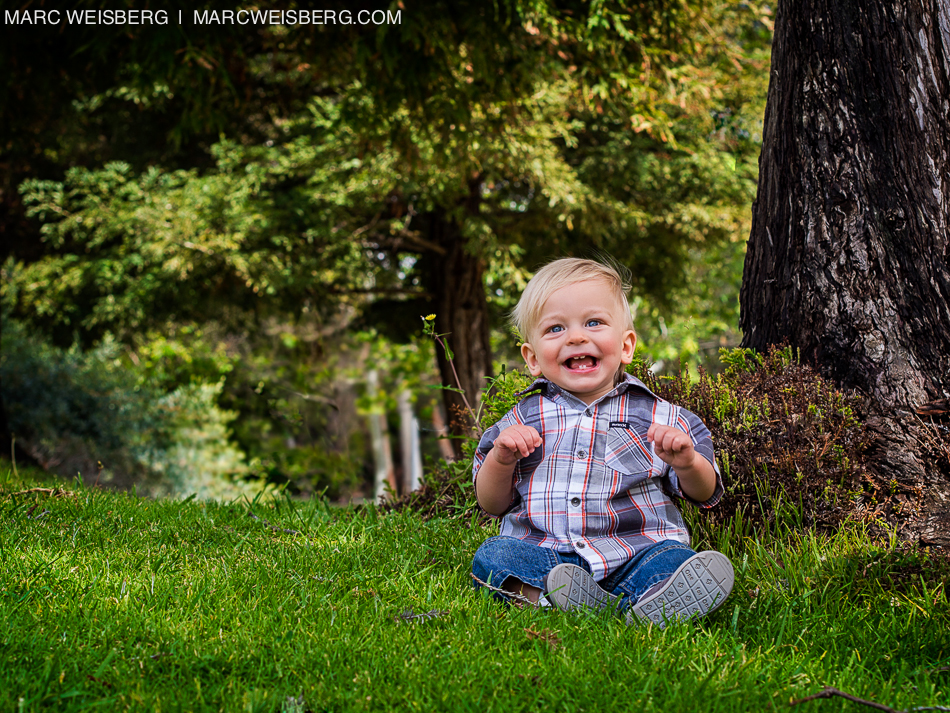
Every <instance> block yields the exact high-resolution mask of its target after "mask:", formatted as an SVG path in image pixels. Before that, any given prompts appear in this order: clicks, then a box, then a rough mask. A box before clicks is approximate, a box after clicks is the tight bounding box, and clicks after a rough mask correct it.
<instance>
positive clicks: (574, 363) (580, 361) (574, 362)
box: [564, 354, 598, 371]
mask: <svg viewBox="0 0 950 713" xmlns="http://www.w3.org/2000/svg"><path fill="white" fill-rule="evenodd" d="M597 362H598V360H597V358H596V357H592V356H590V355H589V354H582V355H580V356H575V357H571V358H570V359H568V360H566V361H565V362H564V366H565V367H567V368H568V369H570V370H571V371H590V370H591V369H594V368H596V367H597Z"/></svg>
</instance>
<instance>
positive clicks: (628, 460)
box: [604, 425, 653, 480]
mask: <svg viewBox="0 0 950 713" xmlns="http://www.w3.org/2000/svg"><path fill="white" fill-rule="evenodd" d="M604 464H605V465H606V466H607V467H608V468H610V469H612V470H615V471H617V472H619V473H621V474H623V475H627V476H634V480H646V479H647V478H649V477H650V471H651V470H652V469H653V448H652V446H651V444H650V443H649V442H648V441H647V440H646V437H645V436H644V437H643V438H641V437H640V436H639V435H637V432H636V431H635V430H634V429H633V428H631V427H630V426H629V425H627V426H620V425H616V426H611V427H610V428H609V429H608V430H607V448H606V450H605V451H604Z"/></svg>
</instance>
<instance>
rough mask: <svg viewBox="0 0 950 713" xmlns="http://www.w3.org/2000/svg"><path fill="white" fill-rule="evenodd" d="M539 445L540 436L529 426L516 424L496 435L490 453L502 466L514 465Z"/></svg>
mask: <svg viewBox="0 0 950 713" xmlns="http://www.w3.org/2000/svg"><path fill="white" fill-rule="evenodd" d="M540 445H541V434H540V433H538V432H537V430H536V429H534V428H532V427H531V426H522V425H521V424H520V423H516V424H515V425H514V426H508V428H506V429H505V430H504V431H502V432H501V433H499V434H498V438H496V439H495V445H494V446H493V447H492V453H494V455H495V460H497V461H498V462H499V463H501V464H502V465H514V464H515V462H516V461H518V460H520V459H521V458H524V457H525V456H527V455H530V454H531V453H533V452H534V449H535V448H537V447H538V446H540Z"/></svg>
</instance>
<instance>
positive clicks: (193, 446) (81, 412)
mask: <svg viewBox="0 0 950 713" xmlns="http://www.w3.org/2000/svg"><path fill="white" fill-rule="evenodd" d="M124 351H125V350H124V349H123V348H122V347H120V346H119V345H118V344H116V343H115V342H114V341H112V340H110V339H106V340H103V341H102V342H101V343H100V345H99V346H98V347H97V348H95V349H93V350H91V351H87V352H83V351H81V350H79V349H78V348H73V349H70V350H68V351H64V350H61V349H58V348H56V347H53V346H50V345H49V344H47V343H46V342H44V341H43V340H41V339H38V338H36V337H32V336H30V335H28V334H27V333H26V331H25V330H24V328H23V327H22V326H21V325H20V324H18V323H17V322H15V321H11V320H5V324H4V331H3V344H2V358H0V383H2V388H3V400H4V404H5V405H6V408H7V411H8V418H9V422H10V430H11V432H12V433H13V434H14V436H15V437H16V438H17V440H18V442H20V443H21V444H23V445H24V446H25V447H26V448H27V450H28V451H29V452H30V453H31V454H32V455H33V456H34V457H35V458H36V459H37V460H38V461H39V462H40V463H41V464H42V465H43V466H44V467H45V468H49V469H50V470H53V471H56V472H58V473H59V474H61V475H64V476H69V477H71V476H74V475H76V474H77V473H80V474H81V475H82V477H83V478H84V479H85V480H86V482H90V483H91V482H101V483H103V484H110V485H112V486H115V487H124V488H130V487H132V486H133V485H134V486H135V487H136V488H137V489H138V490H139V492H152V493H156V494H157V493H168V492H173V493H175V494H179V495H188V494H191V493H195V494H198V495H200V496H201V497H236V496H237V495H239V494H241V493H245V492H247V493H253V492H254V491H255V488H254V487H252V486H251V485H250V484H247V483H243V482H242V477H243V476H244V475H245V474H246V472H247V467H246V466H245V465H244V456H243V454H242V453H241V452H240V451H238V450H237V449H235V448H234V447H232V446H231V445H229V444H228V425H229V424H230V422H231V421H232V420H233V419H234V416H235V414H234V413H231V412H228V411H223V410H221V409H220V408H218V406H217V403H216V400H217V396H218V394H219V393H220V391H221V387H222V384H221V383H220V382H219V383H215V384H201V383H195V384H186V385H181V386H178V387H177V388H175V389H174V390H171V391H169V392H164V393H163V392H162V391H160V390H159V389H156V388H154V387H153V386H151V385H150V383H149V382H148V381H147V380H144V379H143V378H142V374H141V373H137V371H136V369H135V368H134V366H133V365H132V364H130V363H128V361H127V358H125V357H124V354H123V353H124Z"/></svg>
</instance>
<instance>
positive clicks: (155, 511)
mask: <svg viewBox="0 0 950 713" xmlns="http://www.w3.org/2000/svg"><path fill="white" fill-rule="evenodd" d="M37 477H38V476H35V474H34V477H33V478H31V477H28V476H25V475H24V473H23V472H22V469H21V471H20V476H19V477H15V476H14V475H13V474H12V473H11V472H10V471H9V469H0V555H2V562H3V576H2V598H0V602H2V603H0V611H2V615H3V628H2V632H0V640H2V647H3V654H4V659H5V661H6V665H5V666H4V667H3V672H2V673H0V709H2V710H8V711H14V710H41V709H50V710H57V711H68V710H88V709H101V710H121V709H132V710H139V709H146V710H228V711H232V710H233V711H238V710H242V711H243V710H264V711H294V712H303V711H314V712H317V711H342V710H347V711H348V710H389V709H403V710H420V711H429V710H452V711H467V710H470V711H479V712H480V713H483V712H485V711H492V710H497V711H505V712H506V713H507V712H509V711H522V710H523V711H555V710H556V711H574V710H577V711H582V710H589V711H598V710H606V711H612V710H618V711H619V710H633V711H638V712H639V711H642V712H644V713H646V712H648V711H658V712H663V713H669V712H673V711H706V710H709V711H767V710H775V711H785V710H794V711H796V712H798V711H801V712H809V711H820V712H821V713H827V712H828V711H842V710H871V709H870V708H867V707H866V706H863V705H861V704H858V703H853V702H849V701H846V700H844V699H842V698H832V699H825V700H813V701H810V702H805V703H801V704H798V705H795V706H794V707H790V705H789V704H790V701H792V700H794V699H799V698H803V697H805V696H808V695H810V694H813V693H816V692H818V691H820V690H821V689H822V688H823V687H825V686H833V687H835V688H837V689H840V690H842V691H845V692H847V693H849V694H851V695H853V696H857V697H860V698H862V699H867V700H872V701H875V702H877V703H879V704H882V705H885V706H890V707H892V708H894V709H901V710H902V709H910V708H914V707H918V706H928V707H930V706H950V607H948V601H947V593H946V588H945V584H946V582H947V569H946V567H945V566H944V565H940V566H939V567H938V566H937V565H935V564H934V563H933V562H931V561H930V558H929V557H928V556H927V555H926V553H922V552H917V551H908V550H904V549H901V548H898V547H896V546H895V545H893V544H890V545H888V544H877V545H874V544H871V543H869V542H868V541H867V538H866V537H864V536H862V533H861V532H860V531H859V530H857V529H854V530H843V531H840V532H838V533H836V534H835V535H834V536H831V537H824V536H815V535H812V534H804V535H795V534H788V533H786V534H784V535H776V534H775V533H759V534H757V535H755V536H754V537H745V538H741V539H738V540H737V538H730V536H729V534H728V533H726V532H720V533H716V534H715V535H714V537H715V539H716V541H715V542H712V543H710V542H706V543H694V546H695V545H697V544H698V545H700V546H701V547H709V546H713V547H717V548H720V549H722V551H724V552H725V553H726V554H727V555H729V556H730V557H731V558H732V559H733V562H734V564H735V567H736V575H737V580H736V588H735V590H734V592H733V595H732V597H731V598H730V599H729V601H728V602H727V603H726V605H725V606H724V607H723V608H722V609H720V610H719V611H718V612H716V613H715V614H713V615H712V616H710V617H708V618H707V619H705V620H702V621H699V622H691V623H679V624H675V625H672V626H670V627H668V628H666V629H663V630H660V629H657V628H654V627H646V626H635V627H629V628H628V627H626V626H624V625H623V623H622V621H621V620H617V619H614V618H611V617H610V616H608V615H606V614H605V615H599V616H585V615H565V614H561V613H558V612H555V611H550V610H537V609H520V610H519V609H511V608H506V607H505V606H503V605H500V604H499V603H497V602H495V601H493V600H492V599H490V598H489V597H487V596H484V594H483V593H478V592H476V591H474V590H473V589H472V588H471V586H470V580H469V566H470V562H471V558H472V554H473V553H474V551H475V549H476V548H477V547H478V545H479V543H480V542H481V541H482V540H483V539H485V538H486V537H488V536H490V535H492V534H495V532H496V530H495V529H493V528H484V527H480V526H478V525H476V524H473V522H472V521H459V520H449V519H433V520H428V521H422V520H421V519H420V518H418V517H417V516H413V515H409V514H406V513H391V514H388V515H382V514H380V513H379V512H378V511H376V510H375V509H363V510H361V511H353V510H341V509H334V508H331V507H329V506H327V505H326V504H325V503H324V502H321V501H317V500H314V501H311V502H306V503H298V502H291V501H289V500H280V501H276V502H263V501H261V502H257V503H253V504H252V503H248V502H238V503H230V504H223V503H206V502H198V501H191V502H179V501H169V500H160V501H156V500H147V499H142V498H136V497H133V496H131V495H126V494H116V493H109V492H105V491H100V490H95V489H84V488H82V487H81V486H78V485H76V484H66V488H67V491H68V492H57V493H54V494H49V493H44V492H32V493H20V494H17V493H18V491H23V490H26V489H29V488H35V487H55V486H56V485H57V484H56V483H52V482H51V481H43V482H39V481H37V480H35V478H37ZM59 484H60V485H61V483H59Z"/></svg>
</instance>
